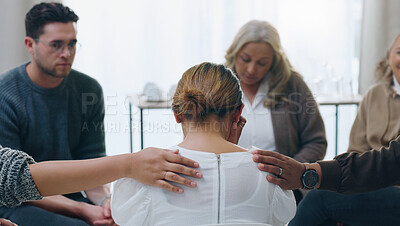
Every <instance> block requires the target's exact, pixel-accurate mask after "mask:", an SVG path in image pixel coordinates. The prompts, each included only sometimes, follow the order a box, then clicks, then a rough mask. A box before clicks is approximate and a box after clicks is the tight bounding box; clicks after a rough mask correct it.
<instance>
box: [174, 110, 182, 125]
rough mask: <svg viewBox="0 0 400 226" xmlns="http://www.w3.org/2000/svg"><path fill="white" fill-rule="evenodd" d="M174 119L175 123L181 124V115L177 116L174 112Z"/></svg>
mask: <svg viewBox="0 0 400 226" xmlns="http://www.w3.org/2000/svg"><path fill="white" fill-rule="evenodd" d="M174 117H175V121H176V123H181V122H183V116H182V115H177V114H176V113H175V112H174Z"/></svg>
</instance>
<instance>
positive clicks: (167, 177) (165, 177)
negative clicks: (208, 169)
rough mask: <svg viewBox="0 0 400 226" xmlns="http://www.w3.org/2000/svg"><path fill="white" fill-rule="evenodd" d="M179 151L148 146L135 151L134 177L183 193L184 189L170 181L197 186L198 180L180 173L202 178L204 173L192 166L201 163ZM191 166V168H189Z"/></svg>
mask: <svg viewBox="0 0 400 226" xmlns="http://www.w3.org/2000/svg"><path fill="white" fill-rule="evenodd" d="M178 153H179V151H178V150H175V151H170V150H166V149H159V148H152V147H150V148H146V149H143V150H142V151H139V152H137V153H135V154H134V155H135V156H134V158H133V160H132V161H133V164H134V165H133V167H131V168H132V171H133V172H131V174H130V175H131V176H130V177H132V178H135V179H136V180H137V181H140V182H142V183H144V184H148V185H152V186H156V187H160V188H163V189H166V190H169V191H172V192H177V193H182V192H183V189H182V188H181V187H177V186H174V185H172V184H171V183H169V182H175V183H178V184H182V185H186V186H189V187H192V188H194V187H196V186H197V184H196V182H194V181H192V180H189V179H186V178H184V177H182V176H180V175H178V174H184V175H187V176H191V177H196V178H201V177H202V174H201V173H200V172H199V171H197V170H194V169H192V168H198V167H199V164H198V163H197V162H195V161H193V160H191V159H188V158H185V157H183V156H181V155H179V154H178ZM189 167H191V168H189Z"/></svg>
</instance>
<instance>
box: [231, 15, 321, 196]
mask: <svg viewBox="0 0 400 226" xmlns="http://www.w3.org/2000/svg"><path fill="white" fill-rule="evenodd" d="M225 59H226V62H225V65H226V66H227V67H228V68H230V69H232V70H233V71H234V72H235V73H236V76H237V77H238V78H239V80H240V86H241V88H242V90H243V93H244V95H243V103H244V106H245V107H244V109H243V116H244V117H245V118H246V119H247V124H246V127H245V128H244V129H243V131H242V135H241V137H240V139H239V143H238V144H239V145H240V146H242V147H249V146H251V145H254V146H256V147H258V148H260V149H263V150H272V151H277V152H279V153H281V154H284V155H287V156H290V157H292V158H294V159H296V160H297V161H299V162H315V161H317V160H321V159H323V157H324V156H325V153H326V147H327V141H326V137H325V128H324V123H323V121H322V118H321V115H320V113H319V110H318V106H317V103H316V102H315V100H314V97H313V95H312V93H311V91H310V89H309V88H308V87H307V85H306V84H305V82H304V80H303V79H302V77H301V75H300V74H299V73H298V72H296V71H295V70H294V69H293V67H292V66H291V64H290V62H289V60H288V59H287V57H286V55H285V53H284V51H283V49H282V46H281V42H280V38H279V34H278V31H277V30H276V29H275V28H274V27H273V26H272V25H271V24H269V23H268V22H265V21H258V20H253V21H249V22H248V23H246V24H245V25H244V26H243V27H242V28H240V30H239V32H238V33H237V35H236V36H235V38H234V40H233V43H232V44H231V46H230V47H229V49H228V51H227V53H226V55H225ZM295 195H296V199H297V200H298V201H299V200H300V199H301V196H302V195H301V193H300V192H295Z"/></svg>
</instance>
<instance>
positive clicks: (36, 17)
mask: <svg viewBox="0 0 400 226" xmlns="http://www.w3.org/2000/svg"><path fill="white" fill-rule="evenodd" d="M77 21H78V16H77V15H76V14H75V13H74V12H73V11H72V10H70V9H69V8H68V7H65V6H63V5H62V4H59V3H40V4H37V5H35V6H34V7H33V8H32V9H31V10H30V11H29V12H28V13H27V14H26V18H25V27H26V37H25V40H24V42H25V47H26V48H27V50H28V52H29V53H30V54H31V55H32V61H31V62H28V63H25V64H23V65H21V66H18V67H16V68H14V69H12V70H10V71H8V72H5V73H4V74H2V75H0V131H1V132H0V144H1V145H2V146H4V147H10V148H13V149H18V150H23V151H25V152H26V153H28V154H29V155H31V156H32V157H33V158H34V159H35V160H36V161H47V160H71V159H89V158H97V157H102V156H105V142H104V130H103V120H104V100H103V92H102V88H101V86H100V85H99V83H98V82H97V81H96V80H94V79H93V78H91V77H89V76H87V75H85V74H83V73H80V72H78V71H76V70H72V69H71V66H72V63H73V60H74V57H75V53H76V52H77V47H78V46H79V44H78V42H77V38H76V34H77V31H76V22H77ZM154 151H155V153H156V152H157V153H158V154H159V155H157V156H160V157H159V158H157V159H158V160H156V161H153V162H152V163H151V164H148V165H146V166H145V167H143V164H141V165H142V167H143V170H146V171H148V172H149V174H152V175H154V174H156V175H160V179H159V181H158V182H157V183H155V184H153V185H155V186H158V187H162V188H165V189H167V190H171V191H176V192H182V191H183V190H182V189H181V188H179V187H176V186H173V185H171V184H169V183H168V182H167V181H166V180H169V181H173V182H177V183H179V184H185V185H189V184H190V182H191V181H190V180H187V179H184V178H183V177H180V176H177V175H176V174H175V173H183V174H186V175H191V176H194V175H195V171H194V170H192V169H189V168H187V167H184V166H177V165H175V163H181V164H185V163H184V159H182V158H179V160H177V161H175V160H172V161H171V158H170V157H171V155H175V154H173V153H170V152H166V151H164V150H157V149H154ZM161 152H162V153H161ZM168 159H169V160H168ZM185 165H188V163H186V164H185ZM166 167H167V168H166ZM161 169H164V170H161ZM15 173H18V172H15ZM100 176H101V175H100ZM198 177H201V175H200V176H198ZM0 179H1V178H0ZM0 182H1V181H0ZM192 187H195V185H192ZM17 189H18V188H17ZM178 189H179V190H178ZM85 193H86V196H87V197H83V196H82V194H81V193H75V194H69V195H68V196H67V197H68V198H67V197H65V196H52V197H46V198H44V199H43V200H41V201H35V202H30V203H27V204H26V205H22V206H20V207H16V208H5V207H1V208H0V217H4V218H8V219H10V220H11V221H13V222H15V223H17V224H18V225H87V223H89V224H91V225H93V224H101V225H114V224H115V223H114V221H113V219H112V217H111V213H110V199H109V195H110V192H109V187H108V186H99V187H96V188H93V189H90V190H86V191H85ZM0 195H7V194H0Z"/></svg>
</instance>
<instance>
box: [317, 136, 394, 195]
mask: <svg viewBox="0 0 400 226" xmlns="http://www.w3.org/2000/svg"><path fill="white" fill-rule="evenodd" d="M318 163H319V164H320V166H321V170H322V176H321V186H320V189H326V190H332V191H336V192H340V193H359V192H367V191H372V190H376V189H380V188H384V187H388V186H392V185H400V136H399V137H397V139H396V140H393V141H391V142H390V145H389V147H388V148H384V147H382V148H381V149H380V150H371V151H368V152H365V153H363V154H359V153H355V152H351V153H344V154H341V155H338V156H336V157H335V159H334V160H331V161H321V162H318Z"/></svg>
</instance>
